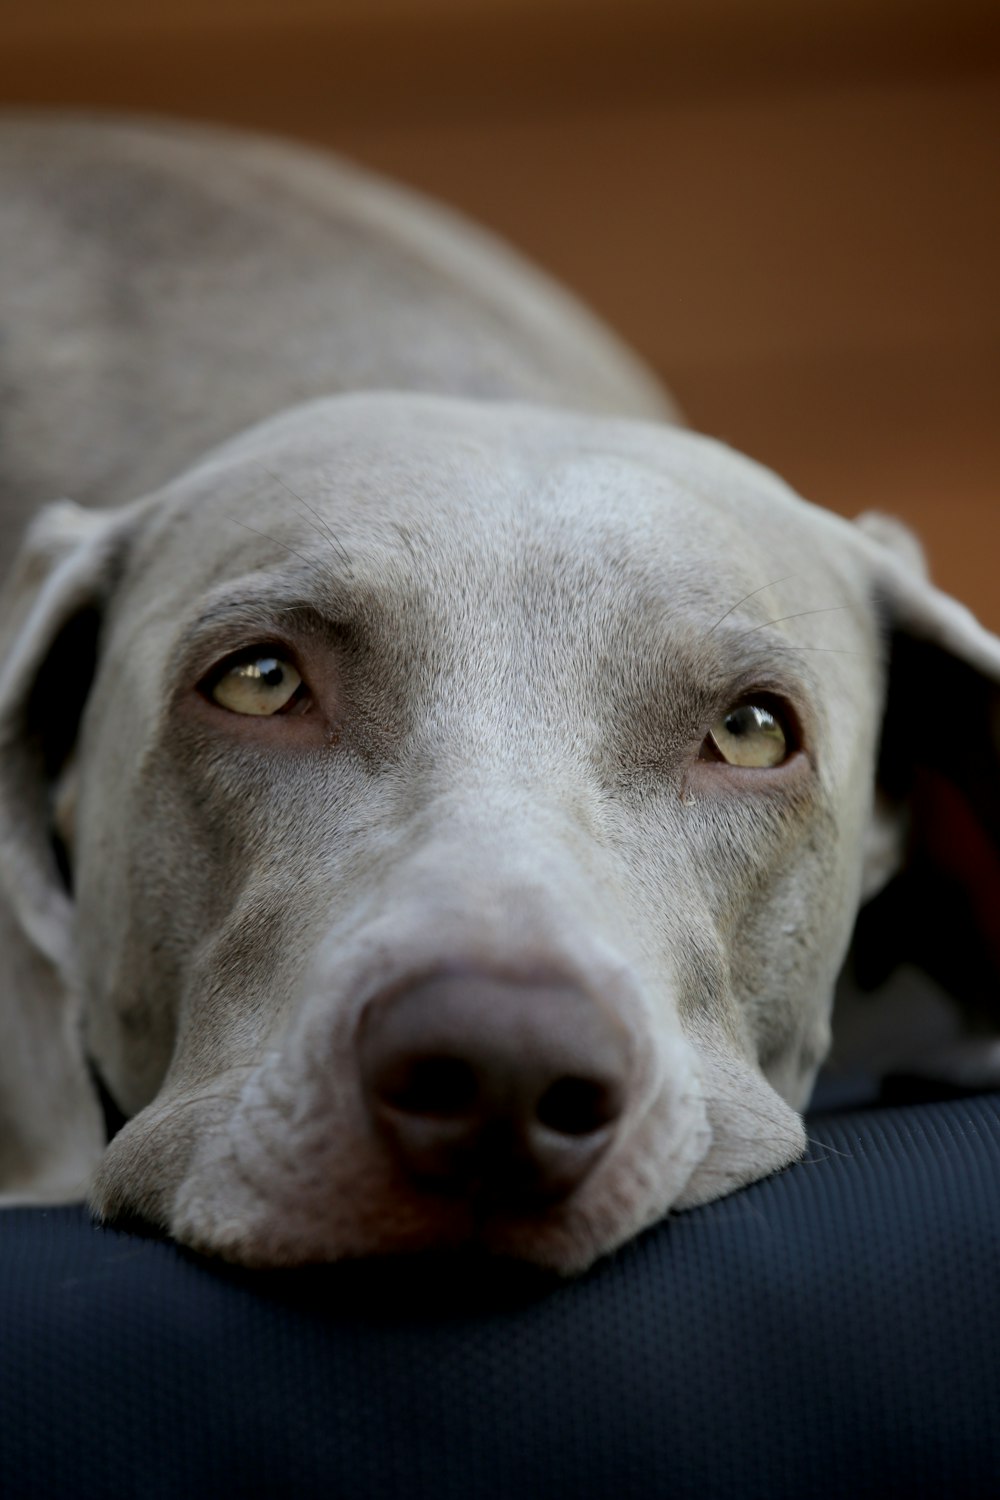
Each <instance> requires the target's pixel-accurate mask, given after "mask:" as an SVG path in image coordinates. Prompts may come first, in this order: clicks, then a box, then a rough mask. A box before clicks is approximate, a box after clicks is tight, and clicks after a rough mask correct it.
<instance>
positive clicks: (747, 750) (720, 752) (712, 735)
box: [703, 702, 792, 769]
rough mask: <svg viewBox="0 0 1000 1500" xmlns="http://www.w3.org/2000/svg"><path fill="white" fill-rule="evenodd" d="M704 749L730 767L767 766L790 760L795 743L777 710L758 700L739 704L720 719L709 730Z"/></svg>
mask: <svg viewBox="0 0 1000 1500" xmlns="http://www.w3.org/2000/svg"><path fill="white" fill-rule="evenodd" d="M705 749H706V750H707V751H708V755H709V757H710V758H712V759H715V758H720V759H722V760H724V761H725V762H726V764H727V765H730V766H753V767H756V768H758V769H768V768H770V767H772V766H780V765H781V763H782V761H783V760H787V758H788V756H789V754H790V752H791V749H792V746H791V742H790V736H789V733H788V731H787V730H786V728H785V726H784V725H783V724H782V722H781V720H780V718H779V717H778V714H777V712H776V711H775V710H774V709H772V708H770V707H768V705H767V704H765V703H760V702H756V703H739V704H737V706H736V707H735V708H731V709H730V710H729V712H728V713H727V714H726V715H725V716H724V717H723V718H721V719H719V721H718V722H717V723H716V724H714V725H713V726H712V728H711V730H710V731H709V734H708V739H707V740H706V741H705ZM703 753H704V752H703Z"/></svg>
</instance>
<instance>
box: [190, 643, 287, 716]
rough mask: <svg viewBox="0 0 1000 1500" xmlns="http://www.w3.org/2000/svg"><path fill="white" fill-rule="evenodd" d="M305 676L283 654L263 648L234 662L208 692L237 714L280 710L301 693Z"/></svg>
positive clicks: (264, 713) (218, 677)
mask: <svg viewBox="0 0 1000 1500" xmlns="http://www.w3.org/2000/svg"><path fill="white" fill-rule="evenodd" d="M302 690H303V683H302V678H301V677H300V676H299V673H298V672H297V671H296V669H295V667H293V666H292V663H291V662H290V661H288V660H286V658H285V657H282V656H274V655H269V654H267V653H264V652H262V653H261V654H260V656H250V657H246V658H244V660H242V661H237V662H234V663H233V665H232V666H231V667H228V668H226V669H225V670H224V671H222V672H221V673H219V674H218V675H217V676H216V677H215V678H214V680H213V681H212V682H211V683H210V685H209V687H208V696H209V697H210V698H211V699H212V702H213V703H218V705H219V706H220V708H228V709H229V711H230V713H234V714H257V715H258V716H260V715H269V714H280V713H281V712H282V711H283V710H287V709H288V708H290V707H291V706H292V704H293V703H294V702H298V701H299V700H300V698H301V697H302Z"/></svg>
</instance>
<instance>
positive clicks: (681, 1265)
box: [0, 1095, 1000, 1500]
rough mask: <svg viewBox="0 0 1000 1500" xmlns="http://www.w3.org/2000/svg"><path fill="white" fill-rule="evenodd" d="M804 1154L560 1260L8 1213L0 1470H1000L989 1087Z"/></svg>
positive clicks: (908, 1491)
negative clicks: (295, 1250) (634, 1236)
mask: <svg viewBox="0 0 1000 1500" xmlns="http://www.w3.org/2000/svg"><path fill="white" fill-rule="evenodd" d="M810 1130H811V1134H812V1136H813V1137H814V1139H815V1142H816V1145H815V1146H814V1148H813V1150H812V1152H811V1156H810V1159H809V1160H808V1161H807V1162H805V1163H803V1164H801V1165H799V1166H796V1167H793V1168H791V1169H789V1170H788V1171H786V1172H784V1173H781V1174H780V1175H778V1176H777V1177H774V1178H771V1179H769V1180H768V1181H766V1182H762V1183H757V1184H755V1185H754V1186H752V1187H750V1188H746V1189H744V1190H743V1191H742V1192H740V1193H737V1194H734V1195H733V1196H731V1197H729V1198H727V1199H724V1200H723V1201H722V1202H720V1203H715V1204H710V1205H708V1206H707V1207H705V1208H701V1209H696V1210H694V1211H692V1212H689V1213H685V1214H680V1215H678V1216H677V1217H676V1218H674V1219H672V1220H670V1221H669V1222H668V1223H666V1224H663V1225H661V1226H659V1227H657V1228H656V1229H653V1230H651V1231H650V1232H649V1233H647V1234H645V1235H643V1236H642V1237H641V1238H640V1239H639V1240H638V1241H636V1242H634V1243H633V1244H632V1245H630V1246H628V1247H626V1248H625V1249H624V1250H623V1251H621V1252H620V1253H619V1254H618V1255H616V1256H614V1257H612V1258H610V1259H609V1260H607V1261H605V1262H603V1263H601V1264H599V1265H598V1266H597V1267H596V1268H595V1269H594V1270H593V1271H592V1272H591V1273H590V1275H588V1276H586V1277H583V1278H582V1279H580V1280H578V1281H575V1282H567V1283H557V1284H555V1285H552V1284H551V1283H550V1282H548V1281H547V1280H543V1281H539V1280H538V1279H537V1278H536V1277H534V1276H530V1275H525V1274H523V1273H517V1274H513V1273H507V1272H504V1273H502V1274H501V1271H500V1269H499V1268H497V1267H496V1266H491V1265H490V1263H488V1262H486V1263H482V1264H480V1265H478V1266H477V1267H476V1268H475V1270H474V1272H473V1271H470V1270H465V1271H463V1270H462V1269H461V1267H460V1266H456V1265H455V1264H454V1263H451V1264H443V1265H442V1264H440V1263H435V1262H429V1263H428V1262H417V1263H405V1262H400V1263H396V1264H391V1263H390V1264H382V1265H374V1264H373V1265H359V1266H340V1267H325V1268H319V1269H315V1270H307V1271H298V1272H282V1273H278V1272H273V1273H266V1274H261V1273H248V1272H240V1271H235V1270H232V1269H227V1268H225V1267H221V1266H218V1265H215V1264H213V1263H207V1262H203V1261H200V1260H198V1259H197V1258H196V1257H194V1256H192V1255H188V1254H186V1253H184V1252H182V1251H179V1250H178V1249H177V1248H176V1247H174V1246H172V1245H169V1244H166V1243H162V1242H160V1241H157V1240H154V1239H142V1238H137V1237H135V1236H129V1235H123V1234H118V1233H115V1232H113V1231H110V1230H100V1229H97V1228H94V1227H92V1226H91V1224H90V1223H89V1221H88V1219H87V1216H86V1214H85V1213H84V1212H83V1211H82V1210H77V1209H59V1210H26V1209H14V1210H8V1211H7V1212H6V1213H4V1214H3V1215H0V1339H2V1345H0V1492H2V1493H3V1495H4V1496H9V1497H11V1500H14V1497H16V1500H31V1497H48V1496H53V1497H55V1496H58V1497H60V1500H64V1497H71V1500H88V1497H90V1496H102V1497H104V1496H108V1497H122V1500H130V1497H136V1500H139V1497H142V1500H159V1497H167V1496H170V1497H175V1496H189V1495H199V1494H206V1495H213V1496H217V1497H221V1496H229V1495H236V1496H245V1497H256V1496H296V1497H298V1496H313V1495H316V1496H324V1497H344V1500H348V1497H349V1500H369V1497H371V1500H402V1497H406V1500H409V1497H421V1500H422V1497H431V1500H533V1497H536V1496H537V1497H539V1500H541V1497H545V1500H561V1497H567V1500H569V1497H572V1500H590V1497H595V1500H596V1497H601V1500H605V1497H607V1500H633V1497H634V1500H650V1497H658V1496H664V1497H671V1500H680V1497H686V1496H692V1497H693V1496H697V1497H699V1500H727V1497H733V1500H737V1497H738V1500H755V1497H761V1500H764V1497H767V1500H782V1497H789V1500H793V1497H794V1500H809V1497H814V1496H831V1497H832V1496H838V1497H839V1496H849V1497H851V1500H855V1497H857V1500H861V1497H867V1496H872V1497H874V1496H878V1497H879V1500H884V1497H887V1496H897V1495H898V1496H905V1497H907V1500H913V1497H921V1496H928V1497H930V1496H934V1497H935V1500H941V1497H945V1496H947V1497H949V1500H950V1497H967V1496H969V1497H971V1496H987V1495H989V1496H990V1497H993V1496H995V1495H997V1494H1000V1095H984V1096H981V1097H978V1098H972V1099H964V1100H952V1101H949V1102H943V1103H935V1104H922V1105H920V1106H910V1107H899V1108H887V1109H881V1110H873V1111H867V1112H852V1113H849V1114H846V1115H842V1116H832V1117H827V1118H825V1119H821V1120H814V1121H812V1122H810Z"/></svg>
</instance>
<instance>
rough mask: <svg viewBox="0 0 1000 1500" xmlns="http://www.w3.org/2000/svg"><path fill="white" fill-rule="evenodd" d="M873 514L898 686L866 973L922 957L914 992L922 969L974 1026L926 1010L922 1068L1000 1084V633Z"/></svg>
mask: <svg viewBox="0 0 1000 1500" xmlns="http://www.w3.org/2000/svg"><path fill="white" fill-rule="evenodd" d="M859 525H860V526H861V529H862V531H863V533H864V534H865V539H866V550H867V551H868V554H869V563H870V566H871V567H872V568H873V570H874V581H875V588H876V594H877V601H878V608H879V612H880V615H881V618H882V624H883V629H884V638H885V645H886V653H887V683H886V692H885V713H884V721H883V725H882V738H881V748H880V753H879V770H878V789H877V793H876V810H875V820H874V833H873V837H872V839H871V842H870V847H869V851H868V862H867V868H866V872H865V874H866V887H867V891H866V894H869V895H870V896H871V899H870V900H869V901H868V902H867V904H866V905H865V906H863V907H862V910H861V913H860V915H859V919H858V923H857V929H856V932H855V940H854V946H853V953H852V967H853V979H854V983H855V985H856V986H857V987H859V988H860V989H861V990H862V991H872V990H875V989H877V988H879V987H880V986H883V985H885V984H886V982H887V981H888V980H890V979H891V977H892V975H893V974H894V973H897V972H898V971H899V970H900V969H901V967H902V966H908V970H909V972H910V974H911V980H910V989H911V991H912V989H913V983H912V971H913V970H917V971H920V974H921V975H922V976H924V977H925V978H929V979H930V980H931V981H932V982H933V984H932V986H931V987H930V989H932V990H934V991H935V993H937V994H938V995H941V994H943V995H947V996H948V997H950V1000H951V1001H953V1002H955V1003H956V1005H957V1007H958V1013H959V1014H960V1015H961V1018H962V1026H961V1032H960V1033H959V1032H958V1031H956V1032H955V1034H954V1036H953V1037H952V1038H951V1039H949V1038H948V1036H947V1026H944V1025H943V1022H942V1020H941V1018H940V1017H937V1018H935V1017H934V1014H933V1008H931V1009H926V1007H925V1014H926V1016H927V1018H928V1019H927V1022H926V1025H927V1028H928V1031H927V1045H928V1047H929V1049H930V1051H929V1052H928V1053H927V1054H926V1063H920V1064H919V1066H918V1067H916V1068H913V1070H914V1071H920V1072H923V1073H933V1074H937V1075H940V1076H943V1077H950V1078H951V1079H952V1080H953V1081H954V1082H962V1083H972V1082H983V1083H986V1082H992V1081H994V1079H995V1078H996V1077H998V1076H1000V1073H998V1066H1000V1045H994V1046H992V1047H991V1046H990V1045H989V1044H988V1042H987V1041H986V1038H987V1037H989V1035H990V1034H992V1036H993V1037H994V1038H1000V639H998V638H997V637H996V636H993V635H991V634H990V633H989V632H988V631H986V630H984V629H983V627H982V626H981V625H979V624H978V623H977V621H976V620H975V619H974V618H973V616H972V615H971V614H970V613H969V611H968V610H967V609H965V608H964V607H963V606H962V605H960V604H958V603H957V602H956V601H955V600H954V599H951V598H949V597H948V596H947V595H945V594H943V593H941V592H940V591H939V590H938V589H936V588H934V587H933V585H932V584H931V583H930V581H929V579H928V577H927V574H926V569H925V567H924V563H923V557H922V554H921V552H920V548H919V546H918V544H917V543H916V542H915V540H914V539H913V538H912V537H911V536H910V534H909V533H908V532H907V531H906V530H905V528H903V527H902V526H901V525H900V524H899V523H898V522H893V521H890V520H888V519H887V518H885V517H881V516H874V515H873V516H865V517H862V518H861V521H860V522H859ZM921 986H922V987H923V992H925V993H929V992H930V991H929V990H928V987H927V986H926V984H924V982H923V979H921V980H920V982H919V983H918V985H917V988H918V989H920V988H921ZM910 1016H911V1023H910V1024H911V1028H912V1025H913V1020H912V1017H913V1012H912V1010H911V1012H910ZM906 1025H907V1023H906V1021H905V1020H904V1021H903V1026H904V1029H905V1028H906ZM977 1034H978V1036H979V1038H980V1040H979V1041H978V1043H977V1042H976V1041H975V1040H974V1039H975V1037H976V1036H977ZM900 1040H901V1041H902V1042H903V1048H902V1049H901V1053H900V1058H899V1062H900V1065H901V1066H902V1067H903V1068H905V1069H906V1070H907V1071H910V1070H911V1064H912V1063H913V1062H914V1061H916V1060H917V1059H918V1054H919V1038H916V1037H912V1038H906V1037H904V1038H900ZM935 1052H936V1056H934V1055H932V1054H933V1053H935ZM977 1073H978V1076H977Z"/></svg>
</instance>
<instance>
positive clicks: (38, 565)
mask: <svg viewBox="0 0 1000 1500" xmlns="http://www.w3.org/2000/svg"><path fill="white" fill-rule="evenodd" d="M126 523H127V513H123V512H99V511H86V510H83V509H81V508H80V507H79V506H77V505H74V504H72V503H71V502H68V501H63V502H59V503H58V504H55V505H52V506H50V507H48V509H46V510H45V511H44V512H42V514H41V515H40V516H39V517H38V519H37V520H36V522H35V523H34V525H33V526H32V528H31V529H30V531H29V533H28V535H27V538H26V540H25V542H24V544H23V546H22V549H21V552H20V555H19V556H18V558H17V560H16V562H15V564H14V567H13V570H12V572H11V575H10V577H9V579H8V580H7V582H6V584H5V586H4V591H3V595H2V597H0V1200H5V1201H8V1202H11V1201H21V1202H24V1201H49V1202H52V1201H59V1200H68V1199H71V1198H74V1197H80V1196H83V1194H84V1193H85V1191H86V1188H87V1184H88V1180H89V1178H90V1175H91V1173H92V1172H93V1169H94V1167H95V1166H96V1163H97V1161H98V1159H99V1157H100V1155H101V1152H102V1150H103V1146H104V1125H103V1119H102V1113H101V1108H100V1105H99V1103H98V1100H97V1097H96V1094H95V1091H94V1088H93V1086H92V1084H91V1081H90V1078H89V1076H88V1070H87V1064H86V1060H85V1056H84V1050H83V1041H82V1017H81V998H80V995H79V992H78V989H77V983H76V975H75V970H76V965H75V962H74V922H73V901H72V894H71V891H70V884H71V881H70V874H69V869H68V864H67V861H66V858H65V854H64V851H63V850H62V848H61V847H60V842H59V838H58V836H57V833H56V814H55V805H54V804H55V798H56V793H57V790H58V787H59V785H60V781H61V780H62V779H64V777H65V775H66V772H67V767H68V766H69V764H70V761H71V757H72V753H73V745H74V741H75V738H76V733H77V729H78V725H79V721H80V716H81V714H82V712H83V707H84V703H85V700H86V696H87V692H88V689H89V686H90V683H91V680H92V677H93V673H94V667H95V662H96V656H97V648H98V637H99V634H100V622H101V611H102V608H103V606H104V603H105V600H106V599H107V597H108V595H109V592H110V590H111V588H112V587H113V584H114V578H115V575H116V572H117V570H118V568H119V567H120V556H121V551H122V545H123V537H124V533H125V529H126Z"/></svg>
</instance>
